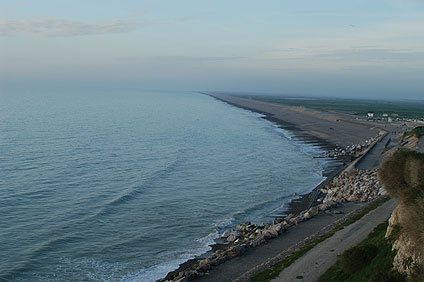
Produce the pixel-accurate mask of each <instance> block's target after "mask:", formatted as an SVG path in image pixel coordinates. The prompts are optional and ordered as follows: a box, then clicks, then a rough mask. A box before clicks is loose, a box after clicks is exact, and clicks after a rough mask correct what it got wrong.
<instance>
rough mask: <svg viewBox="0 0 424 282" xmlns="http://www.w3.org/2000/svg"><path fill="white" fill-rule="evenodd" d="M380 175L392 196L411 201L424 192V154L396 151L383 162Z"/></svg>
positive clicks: (405, 201)
mask: <svg viewBox="0 0 424 282" xmlns="http://www.w3.org/2000/svg"><path fill="white" fill-rule="evenodd" d="M379 176H380V179H381V181H382V182H383V184H384V188H385V189H386V190H387V192H388V193H389V194H390V195H391V196H392V197H394V198H396V199H398V200H399V201H400V202H402V203H409V202H411V201H413V200H414V199H416V198H417V197H418V196H420V195H423V194H424V154H420V153H417V152H413V151H399V152H396V153H395V154H393V156H392V157H391V158H390V159H388V160H387V161H386V162H384V163H383V165H382V167H381V169H380V171H379Z"/></svg>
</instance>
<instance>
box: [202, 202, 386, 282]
mask: <svg viewBox="0 0 424 282" xmlns="http://www.w3.org/2000/svg"><path fill="white" fill-rule="evenodd" d="M365 205H366V204H364V203H360V202H349V203H344V204H342V205H341V206H339V207H337V208H334V209H332V210H331V212H330V213H324V214H319V215H318V216H316V217H313V218H311V219H309V220H307V221H305V222H302V223H301V224H299V225H296V226H294V227H292V228H290V229H289V230H288V231H286V232H285V233H283V234H282V235H280V236H279V237H277V238H275V239H273V240H271V241H269V242H267V243H266V244H263V245H260V246H258V247H256V248H252V249H249V250H248V251H247V252H246V253H245V254H243V255H242V256H240V257H235V258H233V259H231V260H229V261H226V262H225V263H223V264H220V265H218V266H216V267H214V268H212V269H211V270H210V272H209V274H207V275H205V276H203V277H200V278H198V279H197V280H196V281H199V282H216V281H220V282H226V281H249V278H250V276H252V275H254V274H256V273H257V272H260V271H263V270H265V269H267V268H268V267H269V264H268V262H269V261H273V260H275V259H276V258H280V257H281V256H282V255H285V254H287V253H288V251H289V250H294V249H296V247H297V246H299V243H302V242H304V241H305V240H308V239H310V238H312V237H314V234H317V233H318V232H320V231H321V230H326V231H330V230H331V229H332V228H334V227H335V226H334V224H335V222H336V221H338V220H342V219H343V218H346V217H348V214H349V213H351V212H355V211H358V210H361V209H362V208H363V207H364V206H365ZM379 210H380V209H379ZM386 219H387V218H386ZM372 224H374V223H372ZM373 226H375V225H373ZM328 227H331V228H330V229H328V230H327V228H328ZM320 235H322V234H320ZM315 236H316V235H315ZM286 281H290V280H286Z"/></svg>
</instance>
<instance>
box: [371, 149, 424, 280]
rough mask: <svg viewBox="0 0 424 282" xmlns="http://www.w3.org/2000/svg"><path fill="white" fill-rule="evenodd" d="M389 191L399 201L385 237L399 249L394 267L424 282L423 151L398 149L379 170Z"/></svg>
mask: <svg viewBox="0 0 424 282" xmlns="http://www.w3.org/2000/svg"><path fill="white" fill-rule="evenodd" d="M379 176H380V178H381V181H382V182H383V184H384V186H385V189H386V190H387V192H388V193H389V194H390V195H391V196H392V197H394V198H396V199H397V200H398V201H399V204H398V206H397V207H396V209H395V210H394V211H393V213H392V216H391V217H390V219H389V227H388V229H387V233H386V237H387V238H389V239H391V240H393V245H392V248H393V250H396V251H397V254H396V256H395V258H394V261H393V268H394V269H395V270H397V271H399V272H403V273H406V274H407V275H408V277H410V278H411V280H412V281H424V154H420V153H417V152H413V151H400V152H396V153H395V154H394V155H393V156H392V157H391V158H389V159H388V160H387V161H386V162H385V163H384V164H383V166H382V168H381V169H380V172H379Z"/></svg>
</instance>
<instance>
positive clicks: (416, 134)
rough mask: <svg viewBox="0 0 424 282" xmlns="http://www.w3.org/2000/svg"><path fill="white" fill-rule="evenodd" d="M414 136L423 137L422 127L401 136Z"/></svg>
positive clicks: (423, 128) (423, 127)
mask: <svg viewBox="0 0 424 282" xmlns="http://www.w3.org/2000/svg"><path fill="white" fill-rule="evenodd" d="M412 135H415V137H417V138H420V137H423V136H424V126H418V127H415V128H414V129H413V130H411V131H409V132H405V133H404V134H403V137H408V136H412Z"/></svg>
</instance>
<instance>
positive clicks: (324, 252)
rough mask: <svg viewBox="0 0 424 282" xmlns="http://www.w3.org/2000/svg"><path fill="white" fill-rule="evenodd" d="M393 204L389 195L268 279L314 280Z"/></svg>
mask: <svg viewBox="0 0 424 282" xmlns="http://www.w3.org/2000/svg"><path fill="white" fill-rule="evenodd" d="M396 205H397V203H396V202H395V200H393V199H392V200H390V201H388V202H386V203H384V204H383V205H381V206H380V207H378V208H377V209H375V210H373V211H371V212H369V213H368V214H366V215H365V216H364V217H362V218H361V219H359V220H358V221H356V222H355V223H353V224H351V225H349V226H347V227H345V228H344V229H342V230H340V231H338V232H337V233H335V234H334V235H333V236H332V237H330V238H328V239H327V240H325V241H323V242H321V243H319V244H318V245H316V246H315V247H314V248H313V249H311V250H310V251H309V252H307V253H306V254H305V255H303V256H302V257H301V258H299V259H298V260H296V261H295V262H294V263H293V264H292V265H290V266H289V267H288V268H286V269H284V270H283V271H282V272H281V273H280V275H279V276H278V278H276V279H274V280H272V282H282V281H316V280H317V279H318V278H319V277H320V276H321V275H322V274H324V272H325V271H326V270H327V269H328V268H329V267H331V266H332V265H334V264H335V263H336V261H337V256H338V255H340V254H342V253H343V252H344V251H345V250H347V249H349V248H351V247H353V246H355V245H357V244H358V243H360V242H361V241H363V240H365V239H366V238H367V237H368V234H370V233H371V231H372V230H373V229H374V228H375V227H376V226H377V225H378V224H380V223H382V222H384V221H385V220H387V219H388V218H389V217H390V215H391V213H392V211H393V209H394V208H395V207H396ZM296 277H303V278H296Z"/></svg>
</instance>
